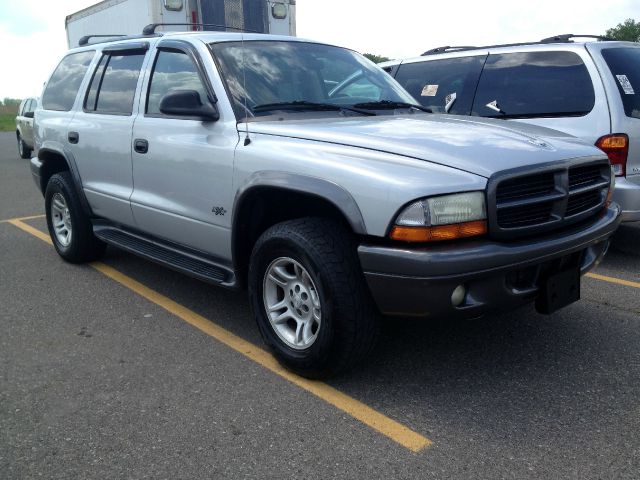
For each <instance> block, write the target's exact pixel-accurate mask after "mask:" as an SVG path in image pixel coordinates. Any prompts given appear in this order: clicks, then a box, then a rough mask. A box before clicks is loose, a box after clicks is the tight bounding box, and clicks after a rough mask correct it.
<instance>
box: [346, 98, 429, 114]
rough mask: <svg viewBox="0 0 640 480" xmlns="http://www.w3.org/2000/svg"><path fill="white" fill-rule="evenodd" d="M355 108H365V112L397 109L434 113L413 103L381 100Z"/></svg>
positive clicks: (358, 104) (360, 104)
mask: <svg viewBox="0 0 640 480" xmlns="http://www.w3.org/2000/svg"><path fill="white" fill-rule="evenodd" d="M354 107H355V108H364V109H365V110H392V109H396V108H415V109H416V110H421V111H423V112H427V113H433V111H432V110H431V109H430V108H427V107H423V106H422V105H415V104H413V103H405V102H393V101H391V100H380V101H378V102H366V103H356V104H355V105H354Z"/></svg>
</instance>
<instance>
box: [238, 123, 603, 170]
mask: <svg viewBox="0 0 640 480" xmlns="http://www.w3.org/2000/svg"><path fill="white" fill-rule="evenodd" d="M238 128H239V129H240V130H244V129H245V128H246V125H245V124H243V125H239V126H238ZM249 132H252V133H260V134H265V135H277V136H282V137H292V138H300V139H305V140H313V141H318V142H328V143H334V144H340V145H350V146H354V147H360V148H366V149H370V150H376V151H381V152H387V153H392V154H396V155H403V156H406V157H411V158H416V159H420V160H425V161H428V162H433V163H437V164H440V165H445V166H448V167H453V168H457V169H459V170H464V171H466V172H470V173H474V174H476V175H481V176H483V177H486V178H489V177H490V176H491V175H493V174H494V173H496V172H499V171H502V170H507V169H511V168H517V167H523V166H531V165H535V164H541V163H547V162H553V161H556V160H564V159H569V158H578V157H594V156H598V157H603V156H604V154H603V153H602V152H601V151H600V150H598V149H597V148H595V147H594V146H592V145H589V144H587V143H585V142H583V141H581V140H578V139H577V138H575V137H572V136H570V135H567V134H565V133H562V132H558V131H556V130H551V129H548V128H543V127H538V126H535V125H530V124H519V123H518V124H516V123H515V122H509V123H506V122H505V121H504V120H493V119H472V118H469V117H462V116H455V115H437V114H431V115H429V114H427V115H424V114H413V115H402V116H392V115H384V116H383V115H380V116H377V117H347V118H337V119H335V118H330V119H327V118H321V119H312V120H308V119H306V120H305V119H298V120H295V121H294V120H285V121H271V120H268V121H257V122H250V123H249Z"/></svg>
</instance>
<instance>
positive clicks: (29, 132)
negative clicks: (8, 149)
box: [16, 97, 38, 159]
mask: <svg viewBox="0 0 640 480" xmlns="http://www.w3.org/2000/svg"><path fill="white" fill-rule="evenodd" d="M37 107H38V99H37V98H35V97H29V98H25V99H24V100H22V102H20V107H19V108H18V115H17V116H16V139H17V141H18V154H19V155H20V158H25V159H26V158H31V152H32V151H33V147H34V140H33V116H34V112H35V110H36V108H37Z"/></svg>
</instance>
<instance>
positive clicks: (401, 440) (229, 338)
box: [9, 219, 432, 452]
mask: <svg viewBox="0 0 640 480" xmlns="http://www.w3.org/2000/svg"><path fill="white" fill-rule="evenodd" d="M9 223H11V224H12V225H14V226H16V227H18V228H20V229H22V230H24V231H25V232H27V233H29V234H31V235H33V236H35V237H37V238H39V239H40V240H43V241H45V242H47V243H49V244H51V239H50V238H49V236H48V235H47V234H45V233H43V232H41V231H40V230H37V229H35V228H33V227H31V226H30V225H27V224H26V223H23V222H22V221H20V220H18V219H13V220H10V221H9ZM91 266H92V267H93V268H95V269H96V270H98V271H99V272H100V273H102V274H103V275H106V276H107V277H109V278H110V279H112V280H114V281H116V282H118V283H119V284H121V285H123V286H125V287H126V288H128V289H129V290H132V291H133V292H135V293H137V294H138V295H140V296H141V297H144V298H145V299H147V300H149V301H150V302H152V303H154V304H156V305H158V306H159V307H161V308H163V309H165V310H166V311H168V312H170V313H172V314H173V315H175V316H176V317H178V318H180V319H182V320H184V321H185V322H187V323H188V324H190V325H191V326H193V327H195V328H197V329H198V330H200V331H202V332H204V333H206V334H207V335H209V336H211V337H213V338H215V339H216V340H218V341H219V342H221V343H223V344H225V345H227V346H228V347H230V348H232V349H233V350H235V351H237V352H239V353H241V354H242V355H244V356H245V357H247V358H249V359H251V360H253V361H254V362H256V363H258V364H259V365H261V366H263V367H264V368H266V369H267V370H270V371H271V372H273V373H275V374H276V375H279V376H280V377H282V378H284V379H285V380H288V381H289V382H291V383H293V384H295V385H297V386H298V387H300V388H302V389H304V390H306V391H307V392H309V393H312V394H313V395H315V396H316V397H318V398H320V399H322V400H324V401H325V402H327V403H329V404H331V405H333V406H334V407H336V408H337V409H339V410H342V411H343V412H345V413H347V414H349V415H350V416H352V417H353V418H355V419H356V420H358V421H360V422H362V423H363V424H365V425H367V426H368V427H370V428H372V429H373V430H376V431H377V432H379V433H381V434H382V435H384V436H386V437H388V438H389V439H391V440H393V441H394V442H396V443H398V444H400V445H402V446H403V447H405V448H407V449H409V450H411V451H412V452H419V451H421V450H422V449H424V448H426V447H429V446H430V445H432V442H431V440H429V439H428V438H426V437H424V436H422V435H420V434H419V433H417V432H414V431H413V430H411V429H409V428H408V427H406V426H404V425H402V424H401V423H399V422H396V421H395V420H392V419H391V418H389V417H387V416H385V415H383V414H382V413H380V412H378V411H376V410H374V409H373V408H371V407H369V406H368V405H366V404H364V403H362V402H360V401H359V400H356V399H355V398H353V397H350V396H349V395H346V394H344V393H342V392H340V391H339V390H337V389H335V388H333V387H331V386H330V385H327V384H326V383H323V382H318V381H314V380H308V379H306V378H302V377H299V376H297V375H295V374H294V373H291V372H289V371H288V370H286V369H284V368H283V367H282V366H281V365H280V364H279V363H278V362H277V360H276V359H275V358H274V357H273V356H272V355H271V354H270V353H268V352H267V351H265V350H263V349H261V348H259V347H256V346H255V345H254V344H252V343H251V342H248V341H246V340H244V339H242V338H240V337H238V336H237V335H234V334H233V333H231V332H229V331H228V330H226V329H224V328H222V327H220V326H219V325H216V324H215V323H213V322H211V321H210V320H208V319H206V318H205V317H203V316H201V315H198V314H197V313H195V312H194V311H192V310H189V309H188V308H187V307H185V306H183V305H180V304H179V303H177V302H175V301H173V300H171V299H170V298H168V297H166V296H164V295H162V294H160V293H158V292H156V291H155V290H152V289H151V288H149V287H147V286H145V285H143V284H141V283H140V282H138V281H136V280H134V279H132V278H131V277H128V276H127V275H125V274H123V273H121V272H119V271H118V270H116V269H114V268H112V267H110V266H108V265H106V264H104V263H102V262H93V263H91Z"/></svg>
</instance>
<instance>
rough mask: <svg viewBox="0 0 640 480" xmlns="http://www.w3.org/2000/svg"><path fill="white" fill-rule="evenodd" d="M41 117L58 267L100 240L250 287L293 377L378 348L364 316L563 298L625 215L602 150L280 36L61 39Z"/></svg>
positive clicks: (375, 320)
mask: <svg viewBox="0 0 640 480" xmlns="http://www.w3.org/2000/svg"><path fill="white" fill-rule="evenodd" d="M41 105H42V108H40V109H38V111H37V112H36V120H37V121H36V126H37V128H36V138H37V146H38V151H37V157H35V158H33V159H32V161H31V169H32V173H33V176H34V179H35V181H36V184H37V185H38V186H39V188H40V189H41V190H42V192H43V193H44V197H45V211H46V215H47V224H48V228H49V232H50V234H51V238H52V240H53V244H54V246H55V249H56V250H57V251H58V253H59V254H60V255H61V256H62V257H63V258H64V259H65V260H68V261H70V262H85V261H89V260H92V259H95V258H97V257H99V256H100V255H101V254H102V253H103V252H104V249H105V245H106V244H110V245H115V246H116V247H119V248H123V249H125V250H128V251H130V252H133V253H136V254H138V255H141V256H143V257H146V258H148V259H150V260H153V261H155V262H158V263H161V264H163V265H166V266H169V267H171V268H174V269H176V270H179V271H181V272H184V273H187V274H189V275H192V276H194V277H197V278H200V279H202V280H205V281H208V282H211V283H213V284H216V285H220V286H223V287H228V288H243V287H248V291H249V298H250V303H251V306H252V309H253V312H254V315H255V318H256V320H257V324H258V326H259V329H260V332H261V333H262V336H263V338H264V340H265V342H266V343H267V344H268V345H269V346H270V347H271V349H272V351H273V352H274V354H275V355H276V356H277V358H278V359H280V361H282V362H283V363H284V364H285V365H286V366H288V367H289V368H291V369H293V370H294V371H296V372H299V373H300V374H302V375H306V376H309V377H321V376H327V375H330V374H333V373H335V372H338V371H340V370H343V369H345V368H347V367H348V366H350V365H352V364H353V363H354V362H355V361H357V360H359V359H361V358H363V357H364V356H365V355H366V353H367V352H368V351H370V349H371V347H372V346H373V344H374V342H375V339H376V336H377V332H378V326H379V314H380V313H382V314H388V315H411V316H415V317H423V318H432V317H436V316H448V317H451V318H453V317H477V316H479V315H482V314H484V313H485V312H487V311H490V310H492V309H496V308H503V309H505V308H506V309H510V308H514V307H516V306H519V305H522V304H526V303H530V302H534V301H535V302H536V304H537V306H538V309H539V310H540V311H542V312H546V313H549V312H552V311H554V310H555V309H558V308H561V307H563V306H564V305H567V304H569V303H571V302H573V301H575V300H577V299H578V298H579V295H580V274H582V273H585V272H586V271H588V270H589V269H590V268H592V267H593V266H594V265H595V264H596V263H597V262H598V261H599V259H600V258H601V257H602V256H603V255H604V253H605V251H606V250H607V246H608V240H609V237H610V236H611V235H612V233H613V232H614V230H615V229H616V227H617V225H618V223H619V208H618V206H617V205H616V204H615V203H612V202H611V192H612V188H613V182H612V181H613V177H612V175H611V167H610V166H609V162H608V159H607V157H606V156H605V155H604V154H603V153H602V152H601V151H600V150H598V149H596V148H595V147H593V146H591V145H588V144H585V143H583V142H580V141H578V140H576V139H575V138H573V137H570V136H567V135H566V134H563V133H560V132H556V131H553V130H548V129H541V128H539V127H535V126H531V125H516V124H509V125H506V124H504V123H503V122H501V121H499V120H484V119H478V120H476V121H473V120H471V119H466V118H459V117H453V116H446V115H432V114H430V113H426V112H424V111H423V108H422V107H420V106H419V105H418V104H417V103H416V102H415V101H414V100H413V99H412V98H411V96H410V95H409V94H408V93H406V92H405V91H404V90H403V89H402V87H401V86H400V85H399V84H398V83H396V82H395V81H394V80H393V79H392V78H391V77H389V76H388V75H387V74H386V73H385V72H384V71H383V70H381V69H379V68H378V67H376V66H375V65H373V64H372V63H371V62H369V61H368V60H366V59H365V58H363V57H362V56H360V55H359V54H357V53H355V52H353V51H351V50H347V49H343V48H338V47H334V46H329V45H324V44H321V43H315V42H310V41H305V40H300V39H295V38H290V37H278V36H268V35H256V34H244V35H242V34H232V33H181V34H166V35H164V36H155V35H154V36H146V37H140V38H132V39H125V40H119V41H115V42H110V43H101V44H97V45H89V46H85V47H82V48H77V49H74V50H72V51H71V52H69V54H68V55H67V56H66V57H65V58H64V59H63V60H62V61H61V62H60V64H59V65H58V67H57V68H56V69H55V71H54V72H53V74H52V75H51V77H50V78H49V80H48V82H47V84H46V86H45V89H44V93H43V95H42V102H41Z"/></svg>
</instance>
